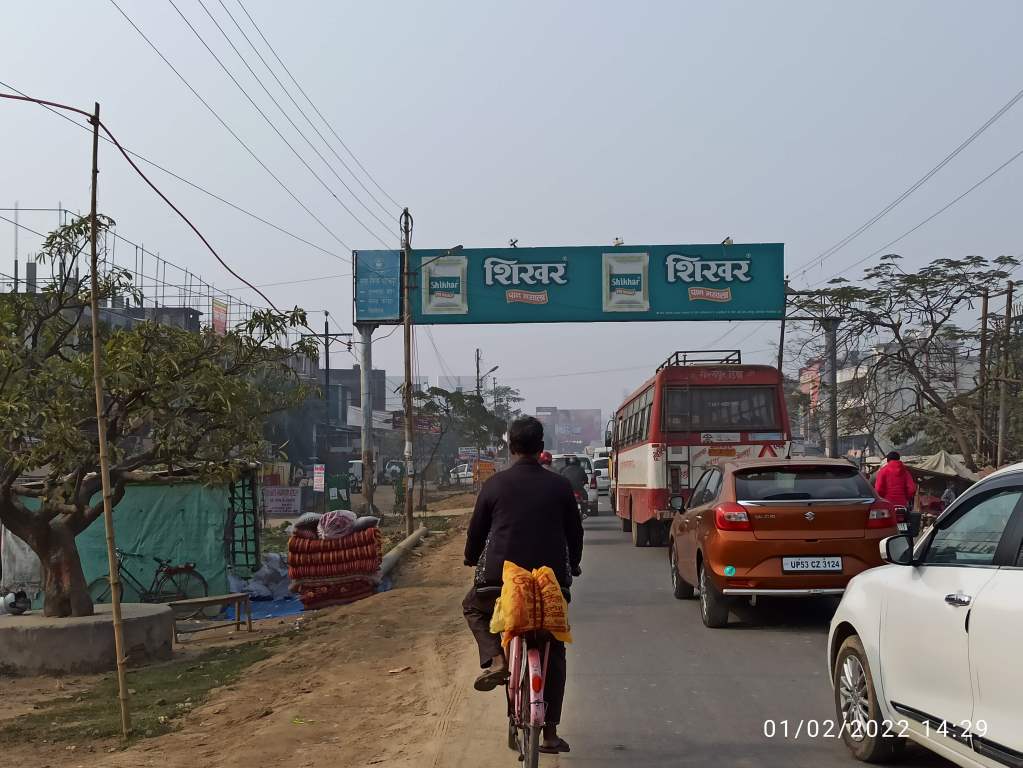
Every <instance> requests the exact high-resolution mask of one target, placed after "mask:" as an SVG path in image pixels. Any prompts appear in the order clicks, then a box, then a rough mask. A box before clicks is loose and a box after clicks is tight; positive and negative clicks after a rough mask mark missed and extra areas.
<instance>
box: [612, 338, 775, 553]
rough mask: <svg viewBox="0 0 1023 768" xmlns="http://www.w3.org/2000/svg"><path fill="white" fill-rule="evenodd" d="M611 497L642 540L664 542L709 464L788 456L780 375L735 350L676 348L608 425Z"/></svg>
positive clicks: (642, 542) (624, 521) (624, 523)
mask: <svg viewBox="0 0 1023 768" xmlns="http://www.w3.org/2000/svg"><path fill="white" fill-rule="evenodd" d="M610 431H611V444H612V446H613V448H614V472H613V482H614V485H613V487H612V488H611V500H612V505H613V508H614V511H615V513H616V514H617V515H618V516H619V517H620V518H621V519H622V530H623V531H625V532H630V531H631V533H632V541H633V544H635V545H636V546H637V547H639V546H649V545H664V544H667V530H668V526H669V525H670V521H671V518H672V516H673V515H674V514H675V509H674V508H673V507H675V506H678V507H681V505H682V504H684V503H685V501H686V500H687V499H688V498H689V494H690V492H691V491H692V488H693V486H694V485H695V484H696V483H697V481H699V479H700V475H701V474H702V473H703V470H704V469H705V468H707V467H708V466H711V465H713V464H717V463H720V462H722V461H724V460H727V459H735V458H757V457H761V456H784V455H785V454H786V452H787V451H788V449H789V443H790V441H791V439H792V434H791V428H790V427H789V418H788V413H787V411H786V408H785V393H784V390H783V386H782V376H781V374H780V373H779V371H778V369H776V368H772V367H771V366H768V365H743V364H742V356H741V354H740V352H739V351H738V350H735V351H727V352H719V351H708V352H676V353H675V354H673V355H672V356H671V357H669V358H668V359H667V360H666V361H665V362H664V363H663V364H661V366H660V367H658V369H657V372H656V373H655V374H654V375H653V377H652V378H650V379H648V380H647V381H646V382H645V383H644V384H643V386H641V387H640V388H639V389H637V390H636V391H635V392H634V393H632V395H630V396H629V397H628V399H626V401H625V402H624V403H623V404H622V406H621V407H620V408H619V409H618V410H617V411H616V412H615V416H614V419H613V422H612V425H611V430H610Z"/></svg>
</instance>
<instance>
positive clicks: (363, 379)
mask: <svg viewBox="0 0 1023 768" xmlns="http://www.w3.org/2000/svg"><path fill="white" fill-rule="evenodd" d="M358 328H359V335H360V337H361V341H362V343H361V344H360V347H361V348H360V350H359V355H360V357H359V389H360V390H361V398H360V400H359V402H360V403H361V404H362V497H363V498H364V499H365V500H366V513H367V514H370V515H372V514H373V513H374V511H376V507H374V506H373V491H374V489H375V488H376V479H377V476H376V466H375V463H374V461H373V396H372V388H371V386H370V381H371V379H372V371H373V331H374V329H375V328H376V326H373V325H370V324H368V323H360V324H359V326H358Z"/></svg>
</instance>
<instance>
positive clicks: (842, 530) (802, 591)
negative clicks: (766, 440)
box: [668, 458, 898, 627]
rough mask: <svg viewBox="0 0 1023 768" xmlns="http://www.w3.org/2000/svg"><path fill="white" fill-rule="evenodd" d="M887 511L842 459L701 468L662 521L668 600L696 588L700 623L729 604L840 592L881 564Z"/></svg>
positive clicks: (721, 614) (891, 517) (719, 619)
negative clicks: (682, 504) (678, 507)
mask: <svg viewBox="0 0 1023 768" xmlns="http://www.w3.org/2000/svg"><path fill="white" fill-rule="evenodd" d="M897 533H898V528H897V527H896V518H895V510H894V509H893V507H892V506H891V505H890V504H889V503H888V502H886V501H884V500H883V499H881V498H880V497H879V496H878V495H877V494H876V493H875V492H874V489H873V488H872V487H871V486H870V483H868V482H867V480H866V479H865V478H864V477H863V476H862V475H861V474H860V473H859V472H857V471H856V468H855V467H853V466H852V465H851V464H849V462H847V461H843V460H842V459H823V458H811V459H748V460H740V461H734V462H728V463H725V464H722V465H720V466H717V467H710V468H708V469H707V470H706V471H705V472H704V473H703V475H702V476H701V477H700V480H699V482H697V484H696V487H695V488H693V493H692V495H691V496H690V498H689V504H688V505H687V506H686V508H685V510H684V511H682V512H681V513H680V514H678V515H676V516H675V519H674V520H673V521H672V525H671V540H670V542H669V545H668V557H669V561H670V565H671V580H672V585H673V586H674V589H675V597H677V598H679V599H680V600H682V599H686V598H691V597H693V596H694V594H696V593H699V597H700V608H701V613H702V615H703V623H704V624H706V625H707V626H708V627H723V626H725V625H726V624H727V623H728V614H729V609H730V607H731V604H732V601H734V600H736V599H738V598H748V597H754V596H759V595H763V596H772V597H773V596H789V597H805V596H813V595H840V594H841V593H842V592H843V591H844V590H845V585H846V584H847V583H848V582H849V579H851V578H852V577H853V576H855V575H856V574H857V573H860V572H861V571H865V570H867V569H868V568H873V567H875V566H878V565H881V552H880V548H879V542H880V541H881V540H882V539H884V538H885V537H887V536H894V535H896V534H897Z"/></svg>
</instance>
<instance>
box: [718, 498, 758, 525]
mask: <svg viewBox="0 0 1023 768" xmlns="http://www.w3.org/2000/svg"><path fill="white" fill-rule="evenodd" d="M714 526H715V527H716V528H717V529H718V530H719V531H752V530H753V526H752V525H750V521H749V514H748V513H747V512H746V507H744V506H742V504H736V503H735V502H734V501H726V502H725V503H724V504H718V505H717V506H716V507H714Z"/></svg>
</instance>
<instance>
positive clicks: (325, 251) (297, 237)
mask: <svg viewBox="0 0 1023 768" xmlns="http://www.w3.org/2000/svg"><path fill="white" fill-rule="evenodd" d="M0 86H3V87H4V88H9V89H10V90H12V91H14V92H15V93H17V94H20V95H21V96H26V95H27V94H26V93H25V92H24V91H22V90H19V89H18V88H15V87H14V86H13V85H11V84H10V83H5V82H4V81H3V80H0ZM39 106H41V107H42V108H43V109H45V110H46V111H47V112H49V113H51V114H54V115H56V116H57V117H59V118H60V119H61V120H65V121H67V122H68V123H70V124H71V125H73V126H75V127H76V128H81V129H82V130H83V131H86V132H88V131H89V127H88V126H86V125H82V124H81V123H78V122H75V120H74V119H73V118H71V117H68V116H67V115H65V114H62V113H61V112H59V111H57V110H56V109H54V108H53V107H48V106H46V105H45V104H41V105H39ZM100 139H101V140H102V141H104V142H106V143H107V144H110V145H111V146H113V142H112V141H110V139H108V138H107V137H106V136H100ZM124 151H125V152H127V153H128V154H129V155H131V156H132V157H134V158H135V159H136V160H141V161H142V162H143V163H145V164H146V165H148V166H150V167H151V168H155V169H156V170H158V171H161V172H163V173H166V174H167V175H168V176H170V177H171V178H173V179H176V180H178V181H180V182H181V183H182V184H187V185H188V186H190V187H191V188H192V189H194V190H196V191H197V192H202V193H203V194H204V195H206V196H208V197H211V198H213V199H214V200H216V201H217V202H220V203H223V204H224V205H226V206H228V207H229V208H233V209H234V210H236V211H238V213H242V214H245V215H246V216H248V217H249V218H251V219H254V220H255V221H258V222H260V223H261V224H265V225H266V226H268V227H270V228H271V229H274V230H276V231H278V232H280V233H281V234H282V235H286V236H288V237H290V238H291V239H292V240H295V241H296V242H299V243H302V244H303V245H308V246H309V247H310V248H314V249H315V250H317V251H319V252H320V253H323V254H326V255H327V256H333V257H334V258H335V259H338V260H339V261H344V262H348V261H349V260H350V257H349V258H345V257H343V256H340V255H339V254H337V253H335V252H334V251H332V250H330V249H329V248H324V247H323V246H321V245H317V244H316V243H314V242H311V241H309V240H306V239H305V238H304V237H302V236H301V235H297V234H295V233H294V232H291V231H290V230H288V229H285V228H284V227H282V226H279V225H277V224H274V223H273V222H272V221H269V220H268V219H266V218H264V217H262V216H260V215H259V214H257V213H253V212H252V211H250V210H247V209H245V208H243V207H242V206H240V205H238V204H237V203H232V202H231V201H230V200H228V199H226V198H224V197H222V196H220V195H218V194H217V193H216V192H211V191H210V190H208V189H206V188H205V187H203V186H201V185H199V184H197V183H196V182H194V181H191V180H190V179H186V178H185V177H184V176H181V175H180V174H177V173H175V172H174V171H172V170H170V169H169V168H166V167H164V166H162V165H160V164H159V163H157V162H156V161H154V160H150V159H149V158H148V157H146V156H145V155H141V154H139V153H138V152H136V151H135V150H132V149H128V148H127V147H125V148H124ZM23 210H25V209H23Z"/></svg>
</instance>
